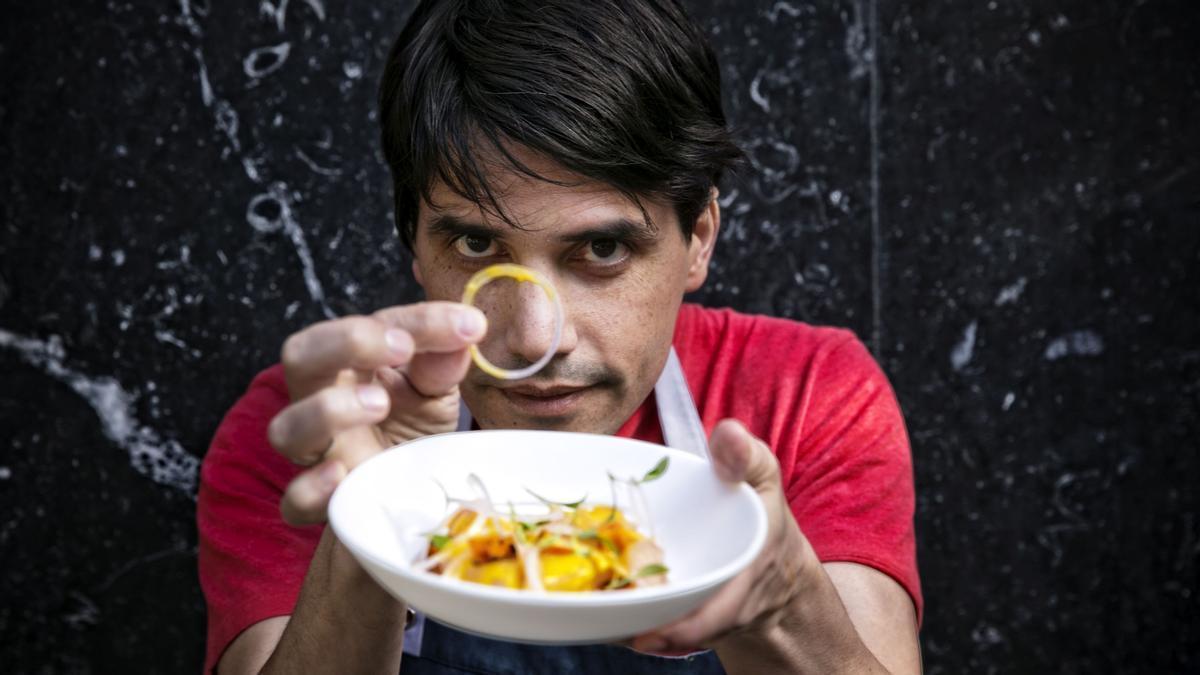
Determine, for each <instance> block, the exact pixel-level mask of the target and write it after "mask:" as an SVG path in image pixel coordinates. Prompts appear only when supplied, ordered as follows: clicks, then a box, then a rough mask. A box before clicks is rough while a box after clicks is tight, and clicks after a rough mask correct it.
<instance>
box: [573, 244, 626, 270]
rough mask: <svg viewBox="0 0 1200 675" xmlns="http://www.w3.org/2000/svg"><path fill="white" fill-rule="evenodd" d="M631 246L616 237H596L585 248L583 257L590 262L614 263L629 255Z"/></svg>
mask: <svg viewBox="0 0 1200 675" xmlns="http://www.w3.org/2000/svg"><path fill="white" fill-rule="evenodd" d="M628 250H629V247H628V246H626V245H625V244H622V243H621V242H619V241H617V240H616V239H596V240H594V241H592V242H591V243H589V244H588V245H587V246H585V247H584V249H583V257H584V258H585V259H586V260H587V261H588V262H590V263H597V264H600V265H612V264H616V263H618V262H621V261H622V260H624V259H625V257H626V255H628Z"/></svg>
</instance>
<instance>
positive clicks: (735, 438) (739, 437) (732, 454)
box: [708, 419, 779, 490]
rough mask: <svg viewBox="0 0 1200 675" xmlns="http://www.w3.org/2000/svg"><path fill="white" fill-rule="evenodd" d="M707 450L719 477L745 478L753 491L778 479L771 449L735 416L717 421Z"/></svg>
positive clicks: (775, 461) (776, 463) (735, 479)
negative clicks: (734, 417)
mask: <svg viewBox="0 0 1200 675" xmlns="http://www.w3.org/2000/svg"><path fill="white" fill-rule="evenodd" d="M708 449H709V452H710V453H711V454H712V461H713V467H714V469H715V470H716V472H717V475H718V476H720V477H721V479H722V480H727V481H730V482H735V483H736V482H740V481H746V482H747V483H749V484H750V487H752V488H754V489H755V490H759V489H761V488H763V487H765V486H767V485H768V484H770V483H771V482H772V481H774V482H778V481H779V462H778V461H777V460H776V459H775V455H774V454H773V453H772V452H771V449H770V448H768V447H767V444H766V443H763V442H762V441H760V440H758V439H757V438H755V437H754V435H753V434H751V433H750V432H749V431H748V430H747V429H746V427H744V426H742V423H741V422H739V421H737V420H735V419H725V420H721V421H720V422H718V423H717V426H716V427H715V428H714V429H713V432H712V435H711V436H709V441H708Z"/></svg>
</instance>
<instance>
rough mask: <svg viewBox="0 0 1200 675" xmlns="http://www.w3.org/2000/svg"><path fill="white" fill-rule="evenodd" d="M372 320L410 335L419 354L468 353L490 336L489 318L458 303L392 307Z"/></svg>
mask: <svg viewBox="0 0 1200 675" xmlns="http://www.w3.org/2000/svg"><path fill="white" fill-rule="evenodd" d="M372 316H373V317H374V318H375V319H377V320H378V321H380V322H382V323H383V324H385V325H386V326H388V327H390V328H393V329H400V330H403V331H405V332H407V333H408V334H409V335H411V336H412V339H413V342H414V344H415V345H416V350H417V352H454V351H458V350H460V349H466V347H467V345H469V344H473V343H476V342H479V340H481V339H482V338H483V336H484V334H485V333H487V318H486V317H484V315H483V312H481V311H479V310H478V309H475V308H474V307H469V306H467V305H463V304H461V303H457V302H421V303H417V304H415V305H404V306H402V307H389V308H387V309H382V310H380V311H378V312H375V314H374V315H372ZM379 365H383V364H379Z"/></svg>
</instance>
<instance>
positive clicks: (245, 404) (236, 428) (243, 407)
mask: <svg viewBox="0 0 1200 675" xmlns="http://www.w3.org/2000/svg"><path fill="white" fill-rule="evenodd" d="M289 402H290V398H289V396H288V393H287V385H286V383H285V382H284V378H283V367H282V366H280V365H274V366H271V367H270V368H267V369H266V370H263V371H262V372H260V373H258V375H256V376H255V378H254V379H253V380H252V381H251V382H250V385H249V386H248V387H247V388H246V391H245V392H244V393H243V394H242V396H241V397H240V398H239V399H238V400H237V402H236V403H234V405H233V407H231V408H230V409H229V411H228V412H227V413H226V414H225V417H224V419H222V420H221V424H220V426H219V427H217V431H216V434H215V435H214V436H213V440H212V443H211V444H210V445H209V448H208V452H207V453H206V454H205V457H204V465H203V468H202V469H201V474H200V481H201V497H202V498H203V497H204V496H205V493H206V492H208V491H210V490H212V489H213V488H214V487H217V486H220V487H222V488H231V487H233V486H232V485H230V483H231V482H235V483H236V482H240V481H241V480H247V481H249V482H251V483H253V484H255V485H256V487H258V488H262V487H267V486H268V485H269V486H271V487H274V488H275V489H278V490H279V491H282V489H283V486H286V485H287V482H288V481H290V480H291V478H292V477H293V476H294V474H295V473H296V472H297V471H298V468H297V467H294V466H292V465H291V464H290V462H288V461H287V460H286V459H284V458H283V457H282V456H280V455H279V454H278V453H276V452H275V451H274V449H272V448H271V445H270V443H269V442H268V441H267V425H268V424H270V422H271V418H273V417H275V415H276V414H278V413H279V411H280V410H283V409H284V408H285V407H287V405H288V403H289ZM263 477H269V479H270V480H269V481H268V482H267V484H263V483H262V482H260V481H261V479H262V478H263Z"/></svg>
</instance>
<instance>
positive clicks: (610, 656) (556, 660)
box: [400, 348, 725, 675]
mask: <svg viewBox="0 0 1200 675" xmlns="http://www.w3.org/2000/svg"><path fill="white" fill-rule="evenodd" d="M654 399H655V402H656V403H657V404H658V419H659V421H660V424H662V430H663V439H664V440H665V441H666V444H667V445H668V446H670V447H672V448H676V449H679V450H685V451H687V452H691V453H694V454H697V455H700V456H701V457H703V458H704V459H705V460H707V459H708V440H707V438H706V437H705V434H704V427H703V426H702V425H701V424H700V415H699V414H698V413H697V412H696V404H695V403H693V402H692V395H691V393H690V392H689V390H688V386H687V380H685V379H684V377H683V368H682V367H681V366H680V365H679V357H678V356H677V355H676V354H675V349H674V348H672V349H671V353H670V354H669V355H668V356H667V365H666V366H665V367H664V368H663V372H662V375H660V376H659V378H658V382H657V383H656V384H655V385H654ZM470 428H471V413H470V412H469V411H468V410H467V408H466V406H465V405H464V406H462V407H461V409H460V415H459V422H458V430H459V431H466V430H469V429H470ZM724 672H725V669H724V668H722V667H721V662H720V661H719V660H718V659H717V655H716V654H714V653H713V652H711V651H705V652H697V653H695V654H689V655H687V656H681V657H665V656H652V655H650V654H642V653H640V652H635V651H633V650H632V649H628V648H626V647H621V646H616V645H606V644H601V645H583V646H578V647H559V646H550V647H547V646H539V645H531V644H523V643H518V642H505V641H502V640H493V639H490V638H485V637H480V636H478V635H473V634H470V633H464V632H462V631H460V630H456V629H454V628H451V627H449V626H446V625H444V624H441V623H438V622H437V621H435V620H434V619H432V618H429V617H426V616H424V615H423V614H421V613H419V612H418V613H417V614H416V616H415V617H414V618H413V621H411V622H410V624H409V627H408V628H407V629H405V631H404V659H403V661H402V662H401V665H400V673H401V675H461V674H463V673H482V674H487V675H493V674H494V675H525V674H526V673H555V674H558V673H561V674H563V675H567V674H572V673H581V674H582V673H586V674H588V675H591V674H592V673H619V674H620V675H634V674H636V673H667V674H672V673H680V674H683V673H688V674H689V675H691V674H697V675H709V674H714V675H715V674H723V673H724Z"/></svg>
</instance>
